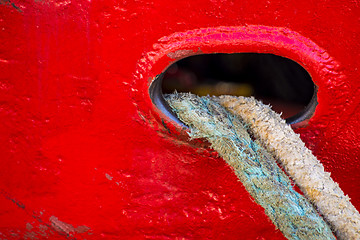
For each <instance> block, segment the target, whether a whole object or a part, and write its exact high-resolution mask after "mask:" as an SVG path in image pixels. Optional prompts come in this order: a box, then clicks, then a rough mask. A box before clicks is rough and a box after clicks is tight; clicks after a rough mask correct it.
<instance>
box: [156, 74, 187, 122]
mask: <svg viewBox="0 0 360 240" xmlns="http://www.w3.org/2000/svg"><path fill="white" fill-rule="evenodd" d="M163 78H164V73H162V74H160V75H158V76H157V77H156V78H155V79H154V81H153V82H152V83H151V85H150V88H149V95H150V98H151V101H152V102H153V104H154V105H155V106H156V107H157V108H158V109H159V110H160V111H161V112H162V113H163V114H164V115H165V116H167V117H168V118H170V120H172V121H174V122H175V123H176V124H178V125H180V126H181V127H182V128H186V129H188V126H186V125H185V124H184V123H183V122H182V121H180V119H179V118H178V117H177V116H176V113H174V112H173V111H172V109H171V107H170V106H169V104H168V103H167V102H166V100H165V98H164V95H163V92H162V81H163Z"/></svg>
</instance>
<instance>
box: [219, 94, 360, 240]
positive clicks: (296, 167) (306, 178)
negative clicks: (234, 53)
mask: <svg viewBox="0 0 360 240" xmlns="http://www.w3.org/2000/svg"><path fill="white" fill-rule="evenodd" d="M213 100H214V101H217V102H218V103H220V104H221V105H222V106H224V107H225V108H226V109H227V110H228V111H229V112H231V113H232V114H234V115H236V116H237V117H238V118H239V119H241V121H243V122H244V123H245V124H246V125H248V126H251V127H250V129H251V132H252V134H253V135H254V137H255V138H256V139H258V140H259V141H260V142H261V144H262V145H263V146H264V147H265V148H266V149H267V150H269V151H270V153H271V154H272V155H274V156H275V158H276V159H277V160H278V161H279V163H280V164H281V165H282V166H283V167H284V169H285V171H286V172H287V173H288V174H289V175H290V176H291V177H292V179H293V180H294V181H295V183H296V184H297V185H298V186H299V188H300V189H301V191H302V192H303V193H304V195H305V196H306V197H307V198H308V199H309V200H310V201H311V202H312V203H313V204H314V205H315V206H316V208H317V209H318V211H319V212H320V214H321V215H323V217H324V218H325V220H326V221H327V222H328V223H329V224H330V225H331V227H332V228H333V229H334V232H335V234H336V236H337V237H338V239H342V240H345V239H351V240H352V239H354V240H355V239H360V214H359V212H358V211H357V210H356V208H355V207H354V206H353V205H352V204H351V202H350V198H349V197H348V196H345V194H344V192H343V191H342V190H341V188H340V187H339V185H338V184H337V183H336V182H334V181H333V180H332V179H331V177H330V173H328V172H325V170H324V166H323V165H322V164H321V163H320V162H319V161H318V160H317V159H316V157H315V156H314V155H313V154H312V153H311V151H310V150H309V149H308V148H306V147H305V144H304V143H303V142H302V141H301V139H300V137H299V135H297V134H296V133H295V132H294V131H293V130H292V129H291V127H290V126H289V125H287V124H286V123H285V121H284V120H283V119H281V117H280V115H279V114H277V113H275V112H274V111H272V110H271V108H270V107H269V106H266V105H264V104H262V103H261V102H259V101H257V100H255V99H254V98H246V97H233V96H221V97H219V98H217V97H216V98H213Z"/></svg>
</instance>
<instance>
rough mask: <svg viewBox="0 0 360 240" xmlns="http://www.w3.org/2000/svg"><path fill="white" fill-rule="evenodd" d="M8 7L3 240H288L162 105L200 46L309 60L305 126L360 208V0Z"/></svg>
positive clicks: (2, 14) (0, 165)
mask: <svg viewBox="0 0 360 240" xmlns="http://www.w3.org/2000/svg"><path fill="white" fill-rule="evenodd" d="M0 3H1V5H0V39H1V41H0V123H1V124H0V176H1V181H0V203H1V204H0V239H37V238H45V237H47V238H51V239H62V238H66V237H67V238H70V239H75V238H76V239H101V238H103V239H144V238H145V239H199V238H217V239H238V238H241V239H283V237H282V235H281V233H280V232H279V231H277V230H275V228H274V226H273V225H272V224H271V223H270V221H269V220H268V219H267V217H266V215H265V214H264V212H263V210H262V209H261V208H260V207H259V206H258V205H256V204H255V203H254V202H253V201H252V200H251V199H250V197H249V195H248V193H247V192H246V191H245V190H244V188H243V186H242V185H241V183H239V182H238V181H237V179H236V177H235V175H234V174H233V173H232V172H231V169H229V167H227V166H226V165H225V163H224V161H223V160H222V159H220V158H219V157H217V155H216V154H215V153H213V152H212V151H211V150H210V149H208V148H207V147H206V146H204V144H202V143H201V142H197V141H196V142H188V141H187V138H186V135H185V134H184V133H183V132H181V130H180V129H178V128H177V126H175V125H173V124H172V123H171V122H170V121H168V120H167V119H166V118H164V116H163V115H162V114H161V113H159V112H158V111H157V110H156V108H155V107H154V106H153V105H152V103H151V101H150V98H149V94H148V87H149V83H150V82H151V81H152V79H153V78H154V77H155V76H156V75H158V74H160V73H161V72H162V71H163V70H164V69H165V68H166V67H167V66H168V65H169V64H170V63H171V62H174V61H175V60H176V59H180V58H183V57H186V56H189V55H192V54H199V53H215V52H223V53H232V52H262V53H265V52H266V53H274V54H277V55H280V56H284V57H288V58H291V59H293V60H295V61H297V62H298V63H300V64H302V65H303V66H304V67H305V68H306V69H307V70H308V71H309V73H310V74H311V76H312V78H313V80H314V82H315V83H316V84H317V85H318V86H319V93H318V100H319V105H318V107H317V110H316V113H315V116H314V117H313V118H312V119H311V120H310V122H309V125H308V126H306V127H304V128H299V129H297V131H298V132H299V133H300V134H301V136H302V138H303V140H304V141H305V142H306V144H307V145H308V146H309V147H310V148H311V149H312V150H313V152H314V153H315V154H316V155H317V156H318V158H319V159H320V160H321V162H322V163H323V164H324V165H325V167H326V169H327V170H328V171H330V172H331V173H332V177H333V178H334V179H335V180H336V181H337V182H339V184H340V186H341V187H342V189H343V190H344V191H345V192H346V193H347V194H348V195H349V196H350V197H351V198H352V202H353V204H354V205H355V206H356V207H357V208H358V209H359V208H360V185H359V181H360V159H359V156H360V148H359V145H360V143H359V141H360V140H359V139H360V136H359V134H360V131H359V124H360V120H359V119H360V114H359V112H360V109H359V107H360V92H359V90H360V88H359V87H360V81H359V76H360V74H359V73H360V65H359V61H358V58H359V56H360V46H359V41H358V39H360V31H359V27H360V18H359V16H360V11H359V9H360V7H359V3H358V2H357V1H341V0H335V1H309V0H305V1H292V0H286V1H271V0H267V1H265V0H256V1H226V0H225V1H202V0H196V1H177V2H176V4H172V3H170V2H168V1H163V0H157V1H155V0H153V1H111V0H104V1H96V2H91V1H86V0H84V1H80V0H79V1H53V0H43V1H41V0H40V1H19V0H12V1H8V0H1V1H0Z"/></svg>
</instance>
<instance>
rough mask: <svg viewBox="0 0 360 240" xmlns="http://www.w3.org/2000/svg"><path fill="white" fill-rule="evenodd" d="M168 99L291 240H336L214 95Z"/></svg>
mask: <svg viewBox="0 0 360 240" xmlns="http://www.w3.org/2000/svg"><path fill="white" fill-rule="evenodd" d="M166 99H167V101H168V103H169V105H170V106H171V107H172V108H173V109H174V111H175V112H176V113H177V115H178V117H179V118H180V120H181V121H183V122H184V123H185V124H187V125H188V126H189V127H190V130H191V131H190V133H189V134H190V136H191V137H192V138H206V139H207V140H208V141H209V142H210V143H211V145H212V147H213V148H214V149H215V150H216V151H217V152H218V153H219V155H220V156H221V157H222V158H223V159H224V160H225V161H226V162H227V163H228V164H229V165H230V166H231V167H232V169H233V170H234V172H235V174H236V175H237V177H238V178H239V179H240V181H241V182H242V183H243V185H244V186H245V188H246V190H247V191H248V192H249V193H250V195H251V196H252V197H253V198H254V200H255V201H256V202H257V203H258V204H260V205H261V206H262V207H263V208H264V210H265V213H266V214H267V216H268V217H269V218H270V219H271V220H272V222H273V223H274V224H275V226H276V227H277V228H278V229H279V230H280V231H281V232H282V233H283V234H284V236H285V237H287V238H288V239H324V240H325V239H335V237H334V235H333V234H332V232H331V229H330V228H329V226H328V225H327V224H326V223H325V221H324V220H323V219H322V218H321V216H320V215H319V214H318V213H317V212H316V210H315V209H314V208H313V206H312V205H311V204H310V203H309V202H308V201H307V199H306V198H305V197H303V196H302V195H301V194H299V193H297V192H296V191H295V190H294V188H293V186H292V184H291V181H290V179H289V177H288V176H287V175H286V174H285V173H284V172H283V171H282V170H281V169H280V168H279V166H278V165H277V163H276V161H275V159H274V158H273V157H272V156H271V155H270V154H269V153H268V152H267V151H266V149H265V148H263V147H262V146H261V145H260V144H259V143H258V142H257V140H255V141H253V140H252V139H251V137H250V135H249V133H248V129H247V128H246V127H245V125H244V124H243V123H242V122H241V121H240V120H239V119H237V118H236V117H235V116H234V115H233V114H231V113H230V112H228V111H226V110H225V108H223V107H222V106H221V105H220V104H218V103H217V102H215V101H213V100H212V99H211V98H209V97H198V96H196V95H192V94H180V93H179V94H178V93H175V94H171V95H167V96H166Z"/></svg>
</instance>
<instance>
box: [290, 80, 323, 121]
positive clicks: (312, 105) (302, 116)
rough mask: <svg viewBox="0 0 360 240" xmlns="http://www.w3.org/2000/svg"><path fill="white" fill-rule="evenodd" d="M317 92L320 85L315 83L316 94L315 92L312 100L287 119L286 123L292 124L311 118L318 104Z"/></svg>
mask: <svg viewBox="0 0 360 240" xmlns="http://www.w3.org/2000/svg"><path fill="white" fill-rule="evenodd" d="M317 93H318V87H317V86H316V85H315V86H314V94H313V96H312V98H311V100H310V102H309V103H308V105H307V106H306V107H305V108H304V109H303V110H302V111H300V112H299V113H297V114H295V115H294V116H292V117H289V118H287V119H285V120H286V123H287V124H289V125H291V124H295V123H299V122H302V121H305V120H308V119H310V118H311V117H312V116H313V115H314V113H315V109H316V106H317V105H318V101H317Z"/></svg>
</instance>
